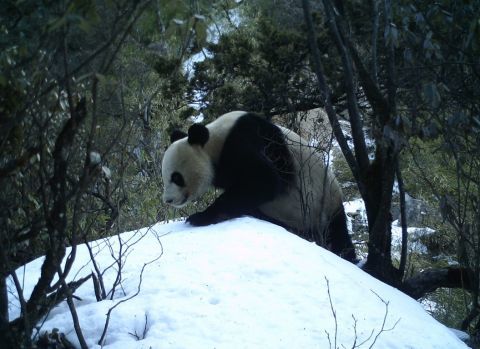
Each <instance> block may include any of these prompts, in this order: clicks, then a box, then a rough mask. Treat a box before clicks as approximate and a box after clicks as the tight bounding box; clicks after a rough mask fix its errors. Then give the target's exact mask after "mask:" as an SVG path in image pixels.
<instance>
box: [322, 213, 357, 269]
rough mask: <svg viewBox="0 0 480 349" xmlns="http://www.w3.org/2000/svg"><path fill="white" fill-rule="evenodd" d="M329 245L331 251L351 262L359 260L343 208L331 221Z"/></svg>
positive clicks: (328, 233) (328, 235) (328, 237)
mask: <svg viewBox="0 0 480 349" xmlns="http://www.w3.org/2000/svg"><path fill="white" fill-rule="evenodd" d="M327 245H328V247H329V249H330V251H332V252H333V253H335V254H337V255H339V256H340V257H342V258H344V259H346V260H348V261H350V262H355V261H356V260H357V257H356V255H355V247H354V246H353V243H352V239H351V237H350V235H349V234H348V228H347V215H346V214H345V210H344V209H343V206H342V207H341V208H340V210H339V211H338V212H337V213H336V214H335V215H334V216H333V217H332V219H331V220H330V224H329V226H328V232H327Z"/></svg>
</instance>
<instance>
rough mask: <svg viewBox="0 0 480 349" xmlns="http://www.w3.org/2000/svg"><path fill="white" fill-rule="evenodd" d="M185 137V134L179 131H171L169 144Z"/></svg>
mask: <svg viewBox="0 0 480 349" xmlns="http://www.w3.org/2000/svg"><path fill="white" fill-rule="evenodd" d="M185 137H187V134H186V133H185V132H183V131H180V130H173V131H172V133H171V134H170V143H173V142H175V141H178V140H179V139H182V138H185Z"/></svg>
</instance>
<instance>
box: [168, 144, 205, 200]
mask: <svg viewBox="0 0 480 349" xmlns="http://www.w3.org/2000/svg"><path fill="white" fill-rule="evenodd" d="M213 176H214V170H213V165H212V163H211V160H210V158H209V156H208V155H207V154H206V152H205V151H204V150H203V149H202V147H201V146H199V145H190V144H189V143H188V142H187V139H186V138H184V139H181V140H178V141H176V142H174V143H172V144H171V145H170V147H168V149H167V151H166V152H165V155H164V156H163V162H162V177H163V185H164V192H163V201H164V202H165V203H167V204H169V205H172V206H174V207H178V208H179V207H183V206H185V205H186V204H188V203H189V202H191V201H193V200H196V199H198V198H199V197H200V196H202V195H203V194H204V193H205V192H206V191H207V190H208V189H209V188H210V186H211V185H212V182H213Z"/></svg>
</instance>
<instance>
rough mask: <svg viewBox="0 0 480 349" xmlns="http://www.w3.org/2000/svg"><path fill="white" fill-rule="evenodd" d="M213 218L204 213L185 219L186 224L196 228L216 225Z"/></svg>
mask: <svg viewBox="0 0 480 349" xmlns="http://www.w3.org/2000/svg"><path fill="white" fill-rule="evenodd" d="M212 218H213V217H212V216H211V215H209V214H208V213H205V212H197V213H194V214H192V215H191V216H190V217H188V218H187V223H189V224H191V225H194V226H196V227H200V226H205V225H210V224H213V223H216V222H215V220H214V219H212Z"/></svg>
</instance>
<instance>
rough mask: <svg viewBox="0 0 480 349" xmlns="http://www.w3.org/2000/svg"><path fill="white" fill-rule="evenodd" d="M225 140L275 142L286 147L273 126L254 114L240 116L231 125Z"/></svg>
mask: <svg viewBox="0 0 480 349" xmlns="http://www.w3.org/2000/svg"><path fill="white" fill-rule="evenodd" d="M227 139H233V140H237V139H238V141H240V142H241V143H243V144H242V145H245V142H244V141H243V142H242V140H246V139H249V140H251V141H254V140H258V141H261V142H265V141H267V142H275V143H277V144H279V145H284V146H285V147H286V142H285V137H284V135H283V133H282V131H281V130H280V128H278V127H277V126H276V125H275V124H273V123H272V122H270V121H269V120H267V119H266V118H265V117H263V116H261V115H259V114H256V113H250V112H248V113H245V114H243V115H242V116H240V117H239V118H238V119H237V121H236V122H235V123H234V124H233V125H232V129H231V130H230V132H229V134H228V136H227Z"/></svg>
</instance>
